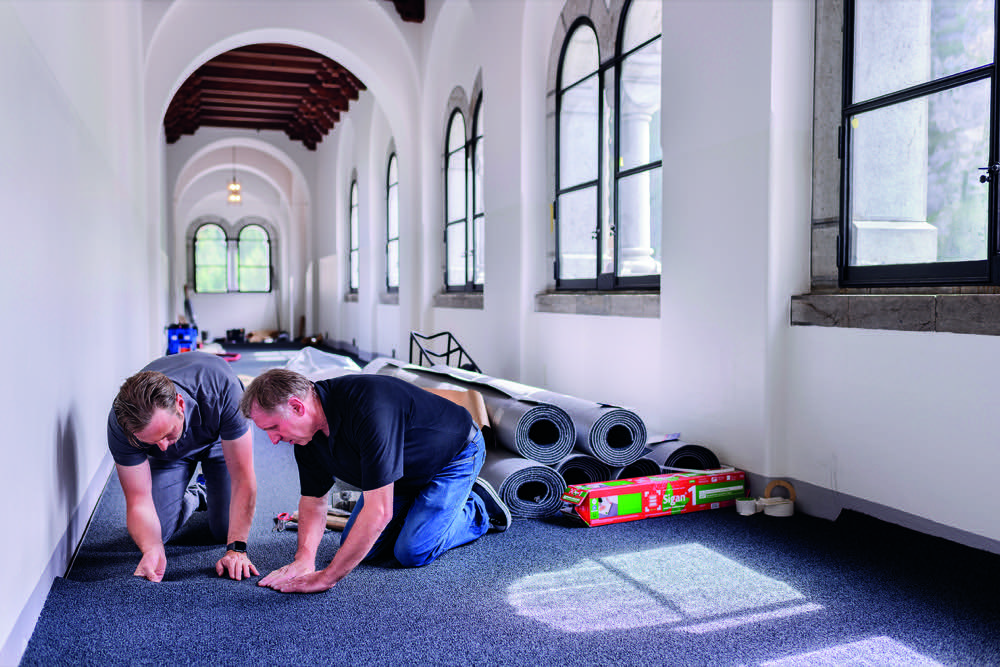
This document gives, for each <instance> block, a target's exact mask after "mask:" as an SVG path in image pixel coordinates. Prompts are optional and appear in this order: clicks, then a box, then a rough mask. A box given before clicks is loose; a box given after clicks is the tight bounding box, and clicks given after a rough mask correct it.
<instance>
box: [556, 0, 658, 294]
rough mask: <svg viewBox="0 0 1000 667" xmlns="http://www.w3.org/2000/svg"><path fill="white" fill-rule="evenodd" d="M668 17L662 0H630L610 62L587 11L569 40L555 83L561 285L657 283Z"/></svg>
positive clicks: (558, 271) (653, 285) (622, 286)
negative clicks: (664, 38) (664, 29)
mask: <svg viewBox="0 0 1000 667" xmlns="http://www.w3.org/2000/svg"><path fill="white" fill-rule="evenodd" d="M661 15H662V3H661V2H660V0H630V1H629V2H627V3H626V4H625V5H624V7H623V8H622V12H621V14H620V15H619V16H620V21H619V24H618V30H617V39H616V40H615V43H614V50H615V52H614V54H613V55H612V56H611V57H609V58H607V59H606V60H604V61H603V62H602V59H601V54H600V47H599V42H598V38H597V34H598V31H597V30H596V29H595V27H594V24H593V23H592V22H591V20H590V18H588V17H581V18H578V19H577V20H576V21H575V22H574V23H573V24H572V25H571V27H570V30H569V31H568V33H567V37H566V40H565V42H564V43H563V47H562V52H561V55H560V60H559V67H558V74H557V81H556V84H555V90H556V165H555V172H556V192H555V200H556V201H555V215H556V224H557V229H556V271H555V273H556V286H557V287H559V288H563V289H599V290H607V289H630V288H658V287H659V282H660V272H661V263H660V262H661V247H660V236H661V234H660V229H661V226H662V189H663V188H662V183H663V179H662V176H661V173H662V148H661V146H660V67H661V66H660V63H661V60H662V58H661V51H662V48H661V41H662V40H661V23H662V18H661ZM602 34H604V32H603V31H602Z"/></svg>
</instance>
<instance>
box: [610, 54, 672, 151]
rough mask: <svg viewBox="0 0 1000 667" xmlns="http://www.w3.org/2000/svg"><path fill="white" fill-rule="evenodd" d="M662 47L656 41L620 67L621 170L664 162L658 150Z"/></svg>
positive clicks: (633, 55) (659, 147)
mask: <svg viewBox="0 0 1000 667" xmlns="http://www.w3.org/2000/svg"><path fill="white" fill-rule="evenodd" d="M661 45H662V42H661V40H659V39H658V40H656V41H655V42H653V43H652V44H649V45H647V46H645V47H643V48H641V49H639V50H638V51H636V52H635V53H633V54H632V55H630V56H629V57H628V58H626V59H625V61H624V62H623V63H622V79H621V104H620V109H621V135H620V136H621V148H620V151H621V159H620V161H619V165H618V166H619V168H620V169H631V168H632V167H638V166H641V165H644V164H649V163H650V162H656V161H657V160H660V159H662V158H663V149H662V148H661V146H660V50H661V48H660V47H661Z"/></svg>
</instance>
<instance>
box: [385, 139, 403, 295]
mask: <svg viewBox="0 0 1000 667" xmlns="http://www.w3.org/2000/svg"><path fill="white" fill-rule="evenodd" d="M393 165H395V167H396V169H395V171H396V180H395V182H393V181H392V180H391V179H392V172H393ZM393 188H395V193H396V216H397V217H396V235H395V236H391V235H390V234H391V232H390V230H389V223H390V216H391V215H392V211H391V206H390V205H389V203H390V200H391V199H392V193H393ZM393 243H395V244H396V262H397V265H396V279H397V281H398V280H399V277H400V276H399V265H398V262H399V160H398V159H397V158H396V151H393V152H392V153H390V154H389V159H388V160H387V161H386V167H385V290H386V292H387V293H389V294H392V293H396V292H399V285H398V284H396V285H392V284H390V283H389V254H390V253H389V248H390V247H391V246H392V244H393Z"/></svg>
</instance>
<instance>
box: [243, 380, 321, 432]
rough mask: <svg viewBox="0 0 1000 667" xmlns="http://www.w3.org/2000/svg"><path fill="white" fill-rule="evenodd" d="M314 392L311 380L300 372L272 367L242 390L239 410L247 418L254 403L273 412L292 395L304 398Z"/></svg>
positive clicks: (264, 409)
mask: <svg viewBox="0 0 1000 667" xmlns="http://www.w3.org/2000/svg"><path fill="white" fill-rule="evenodd" d="M315 393H316V390H315V389H314V388H313V383H312V381H311V380H310V379H309V378H307V377H306V376H304V375H302V374H301V373H296V372H295V371H290V370H288V369H286V368H272V369H271V370H268V371H264V372H263V373H261V374H260V375H258V376H257V377H255V378H254V379H253V382H251V383H250V386H249V387H247V388H246V390H245V391H244V392H243V398H241V399H240V412H242V413H243V416H244V417H246V418H248V419H249V418H250V411H251V410H253V407H254V406H255V405H256V406H257V407H258V408H260V409H261V410H263V411H264V412H274V411H275V410H280V409H281V408H282V407H284V406H285V404H287V403H288V399H289V398H291V397H292V396H296V397H298V398H301V399H303V400H304V399H306V398H308V397H309V396H313V395H315Z"/></svg>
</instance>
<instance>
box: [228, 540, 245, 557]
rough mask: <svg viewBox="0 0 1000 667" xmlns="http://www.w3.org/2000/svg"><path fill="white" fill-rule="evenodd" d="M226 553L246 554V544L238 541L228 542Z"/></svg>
mask: <svg viewBox="0 0 1000 667" xmlns="http://www.w3.org/2000/svg"><path fill="white" fill-rule="evenodd" d="M226 551H237V552H239V553H243V554H245V553H246V552H247V543H246V542H240V541H239V540H237V541H236V542H230V543H229V544H227V545H226Z"/></svg>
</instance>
